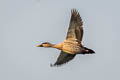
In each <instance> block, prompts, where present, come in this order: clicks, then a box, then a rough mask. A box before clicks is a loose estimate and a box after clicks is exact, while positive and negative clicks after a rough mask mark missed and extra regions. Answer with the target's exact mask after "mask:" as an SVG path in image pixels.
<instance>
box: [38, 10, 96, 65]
mask: <svg viewBox="0 0 120 80" xmlns="http://www.w3.org/2000/svg"><path fill="white" fill-rule="evenodd" d="M82 37H83V22H82V19H81V17H80V15H79V13H78V11H77V10H76V9H72V10H71V19H70V24H69V28H68V32H67V36H66V39H65V40H64V41H63V42H61V43H59V44H51V43H49V42H44V43H42V44H40V45H37V47H45V48H56V49H59V50H61V52H60V55H59V56H58V58H57V61H56V62H55V63H54V64H51V66H60V65H63V64H65V63H67V62H69V61H70V60H72V59H73V58H74V57H75V56H76V55H77V54H93V53H95V52H94V51H93V50H92V49H89V48H87V47H84V46H83V45H82Z"/></svg>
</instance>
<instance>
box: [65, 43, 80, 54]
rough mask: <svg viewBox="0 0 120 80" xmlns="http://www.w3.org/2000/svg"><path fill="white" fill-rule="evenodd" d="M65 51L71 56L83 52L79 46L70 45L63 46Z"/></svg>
mask: <svg viewBox="0 0 120 80" xmlns="http://www.w3.org/2000/svg"><path fill="white" fill-rule="evenodd" d="M63 51H64V52H67V53H69V54H76V53H79V52H80V51H81V47H80V46H79V45H77V44H72V43H69V44H65V45H64V46H63Z"/></svg>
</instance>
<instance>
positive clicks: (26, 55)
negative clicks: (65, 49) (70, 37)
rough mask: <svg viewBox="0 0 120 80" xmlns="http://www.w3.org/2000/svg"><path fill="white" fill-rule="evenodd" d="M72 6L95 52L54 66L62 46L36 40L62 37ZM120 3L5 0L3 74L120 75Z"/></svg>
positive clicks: (57, 79) (55, 79) (3, 78)
mask: <svg viewBox="0 0 120 80" xmlns="http://www.w3.org/2000/svg"><path fill="white" fill-rule="evenodd" d="M72 8H76V9H77V10H78V11H79V13H80V15H81V17H82V19H83V22H84V31H85V32H84V37H83V44H84V45H85V46H87V47H89V48H92V49H93V50H94V51H95V52H96V54H94V55H77V56H76V57H75V59H74V60H72V61H71V62H69V63H68V64H66V65H63V66H61V67H58V68H57V67H54V68H51V67H50V63H54V62H55V61H56V58H57V56H58V55H59V53H60V51H59V50H56V49H45V48H37V47H35V45H37V44H40V43H42V42H44V41H48V42H51V43H60V42H62V41H63V40H64V39H65V37H66V31H67V28H68V26H69V21H70V10H71V9H72ZM119 8H120V1H119V0H59V1H57V0H0V80H120V76H119V74H120V51H119V50H120V45H119V44H120V43H119V41H120V37H119V34H120V9H119Z"/></svg>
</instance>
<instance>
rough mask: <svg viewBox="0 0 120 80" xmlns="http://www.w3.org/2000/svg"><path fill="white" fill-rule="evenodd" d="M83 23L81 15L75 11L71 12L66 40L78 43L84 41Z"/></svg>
mask: <svg viewBox="0 0 120 80" xmlns="http://www.w3.org/2000/svg"><path fill="white" fill-rule="evenodd" d="M82 26H83V22H82V19H81V17H80V15H79V13H78V12H77V11H76V10H75V9H73V10H71V20H70V24H69V28H68V32H67V37H66V39H75V40H76V39H77V40H78V41H82V37H83V27H82Z"/></svg>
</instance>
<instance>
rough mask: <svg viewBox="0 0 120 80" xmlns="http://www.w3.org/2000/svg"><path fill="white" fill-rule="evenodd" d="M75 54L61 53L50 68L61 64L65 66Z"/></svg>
mask: <svg viewBox="0 0 120 80" xmlns="http://www.w3.org/2000/svg"><path fill="white" fill-rule="evenodd" d="M75 55H76V54H68V53H65V52H63V51H61V53H60V55H59V57H58V59H57V61H56V62H55V63H54V64H53V65H52V64H51V66H60V65H62V64H65V63H67V62H69V61H70V60H72V59H73V58H74V57H75Z"/></svg>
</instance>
